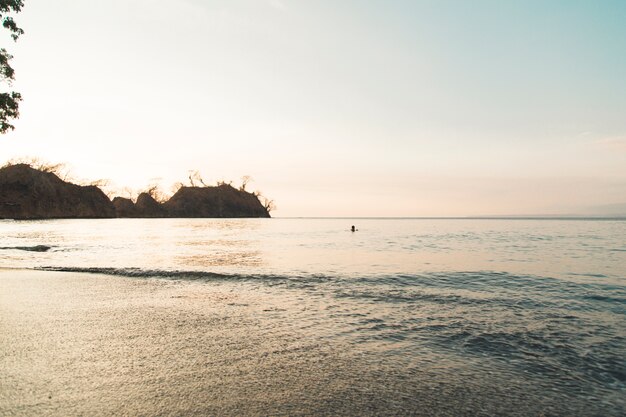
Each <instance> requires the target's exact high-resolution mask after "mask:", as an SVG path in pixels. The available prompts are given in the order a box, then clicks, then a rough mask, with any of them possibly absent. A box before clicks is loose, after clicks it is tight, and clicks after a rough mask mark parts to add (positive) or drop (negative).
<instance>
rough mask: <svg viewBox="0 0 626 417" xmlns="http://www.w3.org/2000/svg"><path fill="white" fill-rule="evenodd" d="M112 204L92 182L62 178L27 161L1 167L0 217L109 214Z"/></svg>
mask: <svg viewBox="0 0 626 417" xmlns="http://www.w3.org/2000/svg"><path fill="white" fill-rule="evenodd" d="M108 217H115V207H114V206H113V203H111V201H110V200H109V198H108V197H107V196H106V195H105V194H104V193H103V192H102V190H100V189H99V188H98V187H95V186H80V185H76V184H71V183H68V182H65V181H63V180H62V179H60V178H59V177H57V176H56V175H54V174H53V173H51V172H43V171H38V170H36V169H33V168H31V167H30V166H28V165H26V164H18V165H11V166H7V167H4V168H2V169H0V218H10V219H51V218H108Z"/></svg>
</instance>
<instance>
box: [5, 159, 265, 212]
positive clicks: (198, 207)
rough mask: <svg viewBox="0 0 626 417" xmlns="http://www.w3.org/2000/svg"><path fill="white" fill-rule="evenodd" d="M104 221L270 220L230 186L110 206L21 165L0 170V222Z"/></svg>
mask: <svg viewBox="0 0 626 417" xmlns="http://www.w3.org/2000/svg"><path fill="white" fill-rule="evenodd" d="M109 217H132V218H135V217H154V218H156V217H238V218H242V217H270V214H269V212H268V210H267V209H266V208H265V207H264V206H263V205H262V204H261V202H260V201H259V199H258V197H257V196H256V195H255V194H252V193H248V192H246V191H243V190H237V189H235V188H233V187H232V186H230V185H227V184H222V185H219V186H216V187H182V188H180V189H179V190H178V191H177V192H176V194H174V195H173V196H172V197H171V198H170V199H169V200H168V201H166V202H164V203H160V202H158V201H156V200H155V199H154V198H153V197H152V196H151V195H150V194H148V193H142V194H140V195H139V197H138V198H137V202H136V203H133V201H132V200H130V199H128V198H122V197H115V198H114V199H113V201H111V200H109V198H108V197H107V196H106V195H105V194H104V193H103V192H102V190H100V189H99V188H98V187H96V186H79V185H76V184H71V183H68V182H65V181H63V180H61V179H60V178H59V177H57V176H56V175H55V174H53V173H51V172H44V171H39V170H37V169H34V168H31V167H30V166H29V165H26V164H18V165H11V166H7V167H4V168H2V169H0V219H1V218H5V219H53V218H109Z"/></svg>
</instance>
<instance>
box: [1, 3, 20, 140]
mask: <svg viewBox="0 0 626 417" xmlns="http://www.w3.org/2000/svg"><path fill="white" fill-rule="evenodd" d="M22 7H24V2H23V1H22V0H0V21H1V22H2V26H3V27H4V28H6V29H8V30H9V32H11V37H12V38H13V40H14V41H17V38H19V37H20V35H22V34H23V33H24V31H23V30H22V29H21V28H20V27H18V26H17V24H16V23H15V21H14V20H13V18H12V17H11V16H7V13H11V12H15V13H18V12H20V11H21V10H22ZM11 58H13V56H12V55H11V54H9V53H8V52H7V50H6V49H4V48H0V81H3V82H5V83H7V84H8V85H9V86H10V85H11V83H12V81H13V80H14V78H15V71H14V70H13V68H12V67H11V65H9V61H10V60H11ZM21 100H22V96H21V95H20V93H17V92H15V91H11V92H1V93H0V133H6V132H7V130H9V129H11V130H13V129H15V127H14V126H13V125H12V124H11V123H9V121H10V120H11V119H16V118H18V117H19V116H20V112H19V102H20V101H21Z"/></svg>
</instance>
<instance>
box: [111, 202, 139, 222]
mask: <svg viewBox="0 0 626 417" xmlns="http://www.w3.org/2000/svg"><path fill="white" fill-rule="evenodd" d="M113 206H115V216H116V217H137V210H136V209H135V203H133V200H131V199H130V198H124V197H115V198H114V199H113Z"/></svg>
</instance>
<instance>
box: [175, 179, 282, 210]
mask: <svg viewBox="0 0 626 417" xmlns="http://www.w3.org/2000/svg"><path fill="white" fill-rule="evenodd" d="M163 206H164V207H165V209H166V210H167V213H168V215H169V216H170V217H270V215H269V213H268V211H267V210H266V209H265V207H263V205H262V204H261V202H260V201H259V199H258V198H257V196H256V195H254V194H252V193H248V192H246V191H241V190H237V189H236V188H233V187H232V186H230V185H228V184H222V185H219V186H217V187H182V188H180V189H179V190H178V191H177V192H176V194H174V195H173V196H172V197H171V198H170V199H169V200H168V201H166V202H165V203H163Z"/></svg>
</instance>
